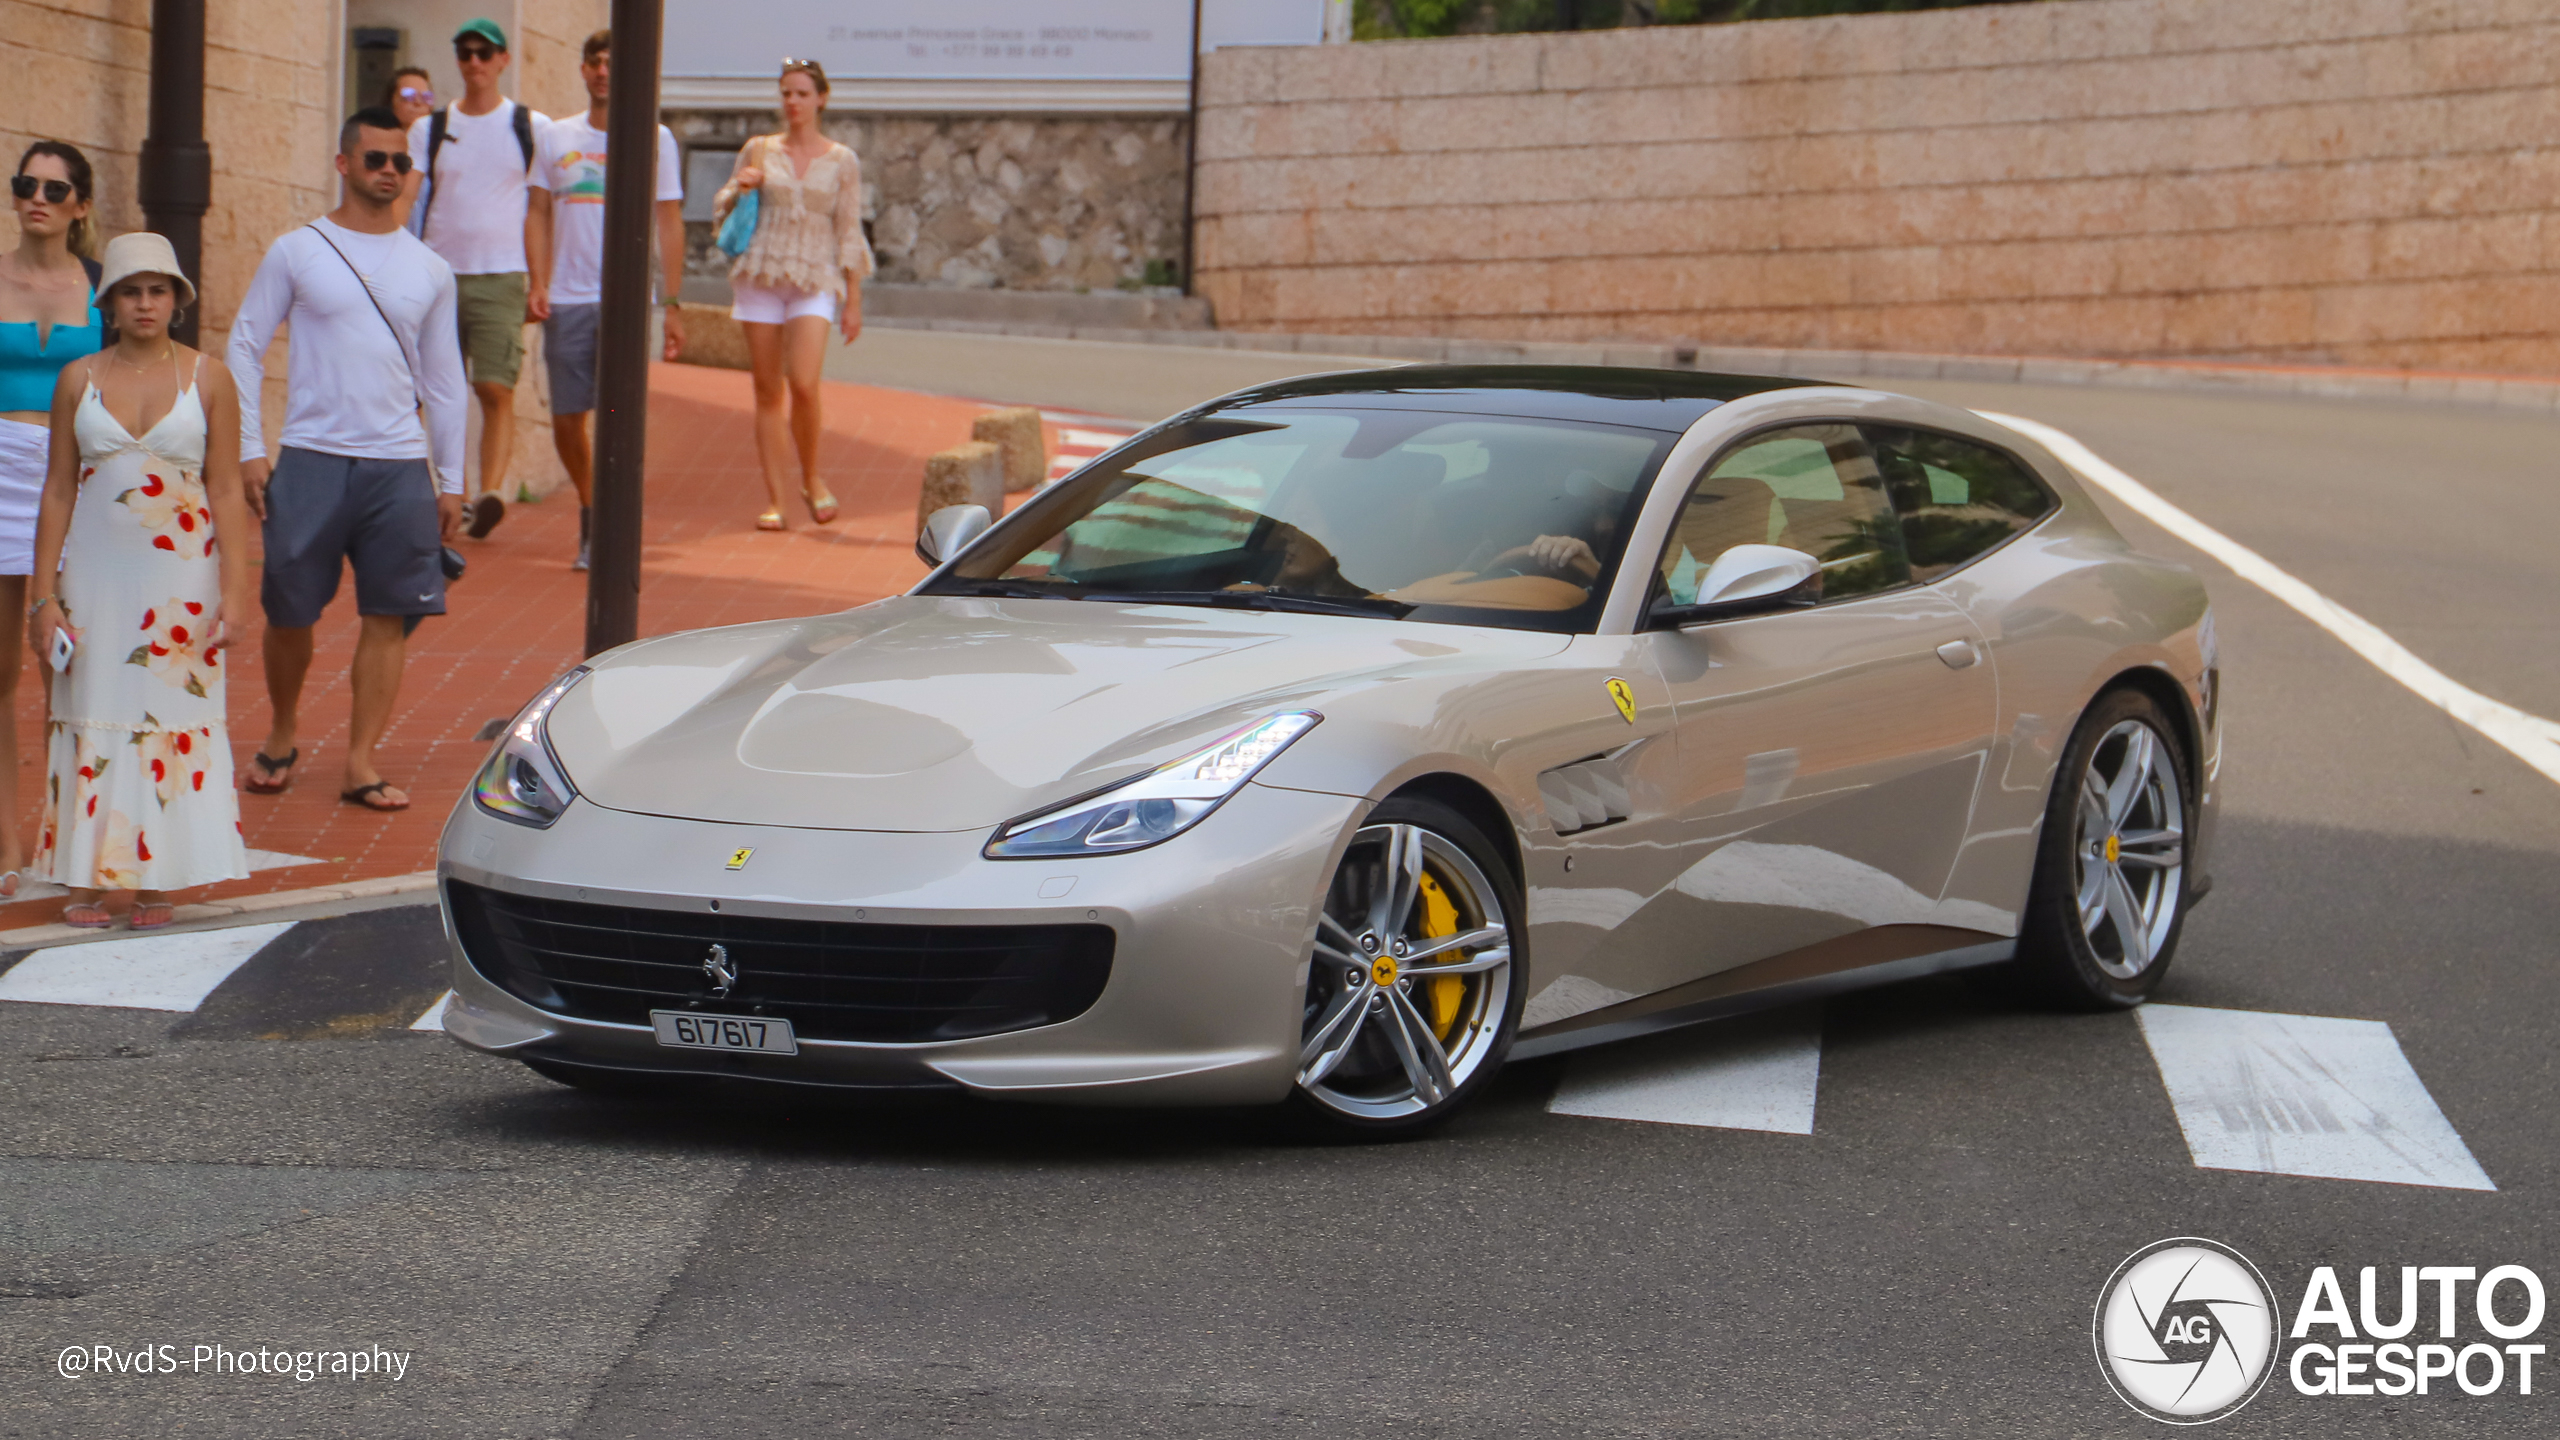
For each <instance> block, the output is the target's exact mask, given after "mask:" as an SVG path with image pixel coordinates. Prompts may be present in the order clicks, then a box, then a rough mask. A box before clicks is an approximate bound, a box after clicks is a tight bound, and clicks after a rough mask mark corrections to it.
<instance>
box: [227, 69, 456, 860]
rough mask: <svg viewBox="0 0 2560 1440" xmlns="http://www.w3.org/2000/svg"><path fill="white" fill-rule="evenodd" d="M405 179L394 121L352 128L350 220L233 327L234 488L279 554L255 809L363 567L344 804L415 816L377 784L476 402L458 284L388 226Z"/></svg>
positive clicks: (294, 261)
mask: <svg viewBox="0 0 2560 1440" xmlns="http://www.w3.org/2000/svg"><path fill="white" fill-rule="evenodd" d="M408 168H409V150H408V143H407V137H406V136H405V135H404V134H403V132H402V131H401V129H400V121H399V118H398V117H397V116H395V115H393V114H392V113H391V112H390V111H388V110H384V109H379V108H367V109H364V110H359V111H357V112H356V113H355V114H354V115H352V116H350V117H349V118H348V120H347V123H346V125H345V127H344V128H343V129H341V130H340V131H339V134H338V173H339V174H340V175H343V176H344V177H346V178H345V183H344V185H343V187H342V198H341V199H340V201H339V205H338V208H337V209H335V210H332V211H330V212H329V213H328V214H327V215H326V216H323V217H322V218H320V219H318V220H315V221H313V222H311V223H310V224H309V225H307V226H304V227H302V228H300V229H297V230H293V231H289V232H287V233H286V234H285V236H284V237H283V238H282V239H280V240H278V241H276V243H275V244H274V245H272V246H270V247H269V248H268V250H267V256H266V259H265V260H264V261H262V262H261V263H260V264H259V266H258V274H257V277H256V278H255V279H254V280H252V281H251V282H250V283H249V294H248V297H247V298H246V299H244V300H243V301H242V302H241V305H240V315H239V318H238V319H237V320H236V321H234V322H233V324H232V327H231V343H230V354H229V361H230V365H231V374H232V378H233V379H234V380H236V381H237V382H238V384H239V389H240V473H241V479H242V480H243V481H244V482H245V483H246V486H247V489H248V492H249V507H250V508H251V509H252V510H254V511H256V512H257V514H258V518H259V519H260V521H261V522H263V536H264V539H265V541H266V551H267V556H266V573H265V576H264V581H263V595H262V599H263V600H264V603H265V609H266V612H267V635H266V667H267V699H268V702H269V703H270V705H271V706H272V707H273V709H274V721H273V723H272V725H271V726H270V728H269V729H268V731H267V739H266V743H265V744H263V745H261V746H259V747H258V753H257V754H256V756H255V757H253V759H252V761H251V767H250V771H249V773H248V774H247V775H246V776H244V777H242V788H243V789H245V790H247V791H249V792H250V793H252V794H257V795H273V794H279V793H281V792H282V791H283V790H284V789H285V787H286V785H287V784H288V783H290V781H291V780H292V777H293V769H294V765H295V763H296V762H297V761H299V760H300V759H301V758H302V750H301V745H300V741H299V739H298V736H299V734H300V728H301V705H302V684H303V679H304V677H305V676H306V675H308V674H309V672H310V669H311V630H312V627H313V626H314V625H316V624H318V623H319V620H320V613H321V611H322V610H324V609H326V608H327V606H328V604H329V602H330V601H331V600H332V599H334V598H335V597H336V595H337V593H338V581H339V577H340V575H341V574H342V572H343V567H344V565H345V564H346V563H347V562H352V563H353V564H354V566H355V572H356V613H357V615H358V616H359V618H360V625H361V629H360V630H359V631H358V633H357V636H356V656H355V665H354V667H353V671H352V674H351V676H350V679H351V680H352V682H353V684H352V688H353V690H354V692H355V711H354V715H353V716H352V717H351V719H350V723H349V724H348V727H347V757H346V782H345V784H344V785H343V786H341V787H340V791H339V795H340V798H342V799H344V800H346V801H348V802H350V803H352V804H357V805H363V806H365V807H367V808H368V809H373V810H405V809H407V808H408V806H409V797H408V795H407V794H406V793H404V792H402V791H401V790H400V789H399V788H398V787H396V786H394V785H392V784H391V783H390V782H389V781H386V780H384V779H383V778H382V774H381V772H380V771H378V770H376V769H375V768H374V764H373V748H374V745H375V744H376V743H377V742H379V741H380V740H381V739H382V735H383V732H384V731H385V730H387V729H389V728H390V725H391V707H392V702H393V701H395V700H396V699H397V698H398V697H399V693H400V671H401V666H402V663H403V662H404V660H405V659H406V657H407V648H408V643H407V642H408V626H409V625H411V624H414V623H415V622H414V619H413V618H412V617H417V616H425V615H441V614H443V613H444V571H443V568H442V565H441V560H442V553H443V546H444V540H445V537H446V536H448V535H450V534H451V533H452V532H453V531H454V529H455V528H456V527H457V526H459V525H460V524H461V522H462V447H463V425H464V415H465V411H464V403H465V402H464V399H463V394H464V390H463V379H462V351H461V345H460V342H459V341H458V339H457V338H456V334H455V325H454V280H453V269H452V267H450V266H448V265H447V264H445V262H444V261H443V260H441V259H439V258H437V256H436V254H435V252H434V251H431V250H429V249H428V248H427V247H426V246H424V245H422V244H420V243H419V242H418V240H417V238H416V237H415V236H412V235H411V234H409V233H408V232H407V231H405V230H403V229H401V228H400V227H399V225H398V224H397V223H395V222H394V220H393V218H392V202H393V201H394V200H396V199H397V198H398V197H399V194H400V185H401V180H402V178H403V175H404V174H405V172H406V171H407V170H408ZM280 323H289V324H290V325H291V327H292V337H291V340H290V355H289V359H288V363H287V367H286V376H287V379H286V386H285V399H286V406H285V420H284V443H283V447H282V450H281V453H279V454H278V456H277V457H276V458H275V460H274V461H273V462H272V463H271V462H270V461H269V460H268V459H267V442H266V433H265V428H264V426H263V425H262V424H261V423H260V420H259V408H260V407H259V399H260V393H261V392H260V385H261V382H262V381H263V380H264V378H265V363H264V357H265V355H266V350H267V344H268V342H269V341H271V340H273V339H274V338H275V334H276V327H277V326H278V325H279V324H280ZM421 409H423V410H424V411H425V423H424V424H423V425H421V424H420V416H419V412H420V410H421ZM430 456H432V457H433V459H434V462H435V465H434V472H432V473H431V472H430V471H429V469H428V460H429V457H430ZM439 476H440V477H441V480H442V484H441V485H440V486H439V484H438V478H439Z"/></svg>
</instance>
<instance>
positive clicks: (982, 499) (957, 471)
mask: <svg viewBox="0 0 2560 1440" xmlns="http://www.w3.org/2000/svg"><path fill="white" fill-rule="evenodd" d="M1004 495H1005V488H1004V452H1003V451H1002V450H1000V449H998V448H996V447H995V446H993V445H990V444H988V443H986V442H985V441H983V440H972V441H970V442H968V443H967V444H965V445H954V446H952V447H951V448H950V449H948V450H944V451H940V452H937V453H935V454H932V455H928V456H926V457H925V461H924V486H923V489H922V490H921V491H920V492H919V493H918V495H917V497H916V533H918V534H922V533H924V522H925V520H926V518H927V517H929V516H931V515H932V514H933V512H934V511H936V510H940V509H942V508H943V507H944V506H947V505H984V506H986V507H987V513H988V514H990V515H1001V514H1003V513H1004Z"/></svg>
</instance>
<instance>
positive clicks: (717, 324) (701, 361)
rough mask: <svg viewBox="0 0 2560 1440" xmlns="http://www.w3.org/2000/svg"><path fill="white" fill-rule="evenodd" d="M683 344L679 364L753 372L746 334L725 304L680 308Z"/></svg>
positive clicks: (677, 360)
mask: <svg viewBox="0 0 2560 1440" xmlns="http://www.w3.org/2000/svg"><path fill="white" fill-rule="evenodd" d="M677 308H678V309H679V310H680V311H682V313H683V315H684V345H683V347H682V348H681V349H679V350H677V351H676V363H677V364H679V365H708V366H712V367H714V368H716V369H721V370H750V369H753V368H754V365H753V363H752V362H751V361H750V360H749V359H748V358H747V332H746V331H745V330H744V329H742V328H740V326H739V324H738V322H737V321H736V320H735V319H733V318H731V316H730V314H729V307H727V306H725V305H680V306H678V307H677Z"/></svg>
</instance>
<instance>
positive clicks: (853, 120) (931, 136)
mask: <svg viewBox="0 0 2560 1440" xmlns="http://www.w3.org/2000/svg"><path fill="white" fill-rule="evenodd" d="M667 123H668V125H669V127H670V128H672V129H673V130H674V131H675V134H676V139H677V140H678V141H679V142H680V143H682V144H684V145H686V146H688V147H691V146H711V147H716V148H722V149H727V148H732V147H735V146H737V145H740V144H743V143H744V142H745V141H746V140H747V138H748V137H749V136H752V135H754V134H756V133H758V132H766V131H771V130H773V129H775V128H776V126H777V124H778V122H777V121H776V120H775V119H774V117H773V116H772V115H770V114H766V113H762V112H756V111H690V112H673V113H670V114H669V116H668V117H667ZM1186 123H1187V122H1186V121H1184V120H1181V119H1178V118H1168V117H1164V116H1150V115H1138V116H1126V115H1057V116H1023V117H1003V118H999V117H989V116H971V115H876V114H875V115H861V114H845V115H831V116H829V117H828V119H827V122H826V130H827V133H828V134H829V135H831V136H833V137H834V138H835V139H837V140H839V141H841V142H843V143H844V144H846V145H849V146H851V147H853V151H854V153H855V154H857V155H859V156H861V157H862V180H863V190H864V196H863V218H864V221H865V223H866V224H868V225H869V227H870V230H871V240H872V249H873V253H874V255H875V256H876V257H877V259H878V262H879V266H880V272H879V278H880V279H882V280H888V281H901V282H911V283H920V284H928V285H946V286H953V287H957V288H962V289H990V288H1003V289H1013V290H1110V289H1113V288H1115V287H1119V286H1121V285H1122V284H1123V283H1124V282H1127V283H1133V284H1134V283H1137V282H1140V281H1143V280H1144V279H1145V278H1146V274H1147V267H1148V264H1149V262H1151V261H1156V262H1170V263H1173V264H1177V265H1178V264H1179V262H1180V259H1181V255H1182V165H1183V154H1182V150H1183V130H1184V127H1185V125H1186ZM688 232H689V233H688V236H687V240H688V244H689V246H690V248H691V250H692V252H693V262H692V263H693V266H694V269H695V270H696V271H697V273H707V274H720V273H725V271H726V266H725V264H724V263H723V262H722V261H721V259H720V257H719V256H718V255H716V254H715V253H713V252H712V250H711V234H712V227H711V226H710V225H709V224H707V223H703V222H699V221H697V222H695V223H694V224H693V225H691V226H689V227H688Z"/></svg>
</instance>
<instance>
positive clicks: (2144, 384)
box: [864, 315, 2560, 415]
mask: <svg viewBox="0 0 2560 1440" xmlns="http://www.w3.org/2000/svg"><path fill="white" fill-rule="evenodd" d="M864 323H866V324H871V325H877V326H880V327H881V328H883V329H888V330H935V331H945V332H949V333H952V334H962V335H1010V336H1019V337H1023V338H1027V339H1038V340H1086V341H1095V342H1100V343H1106V344H1113V345H1183V346H1190V347H1192V348H1194V349H1207V350H1258V351H1279V352H1300V353H1306V354H1321V355H1329V356H1377V357H1379V358H1381V359H1388V360H1406V361H1426V362H1439V363H1445V364H1460V365H1486V364H1490V365H1503V364H1522V363H1526V364H1535V365H1637V366H1648V367H1654V368H1660V369H1669V370H1706V371H1721V372H1727V373H1734V374H1746V375H1772V374H1777V375H1786V374H1796V375H1809V376H1812V377H1814V378H1817V379H1842V380H1846V379H1901V380H1995V381H2007V382H2011V383H2016V384H2027V385H2102V386H2121V387H2125V388H2130V389H2144V390H2187V391H2202V392H2205V393H2209V394H2225V395H2231V394H2239V395H2294V396H2303V397H2309V398H2314V399H2325V400H2389V401H2396V402H2400V403H2404V404H2419V405H2458V406H2466V407H2479V408H2485V409H2494V410H2512V411H2522V412H2525V413H2528V414H2544V415H2547V414H2551V413H2553V412H2554V411H2560V380H2555V379H2551V378H2548V377H2542V376H2531V375H2471V374H2460V373H2453V372H2438V371H2419V370H2359V369H2350V368H2347V367H2343V366H2326V365H2248V364H2230V363H2220V362H2214V361H2203V360H2088V359H2071V358H2068V357H2062V356H2037V355H1942V354H1931V353H1927V352H1921V351H1901V350H1775V349H1753V348H1747V347H1739V346H1717V345H1690V344H1657V343H1647V342H1640V341H1627V342H1605V341H1604V342H1592V343H1565V342H1549V341H1511V340H1449V339H1438V338H1434V337H1431V336H1422V335H1300V334H1281V333H1270V332H1261V331H1244V330H1139V329H1126V328H1114V327H1103V326H1091V325H1022V324H1006V323H999V322H992V321H979V320H942V319H926V318H922V317H914V316H886V315H883V316H879V317H877V318H866V319H865V322H864Z"/></svg>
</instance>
